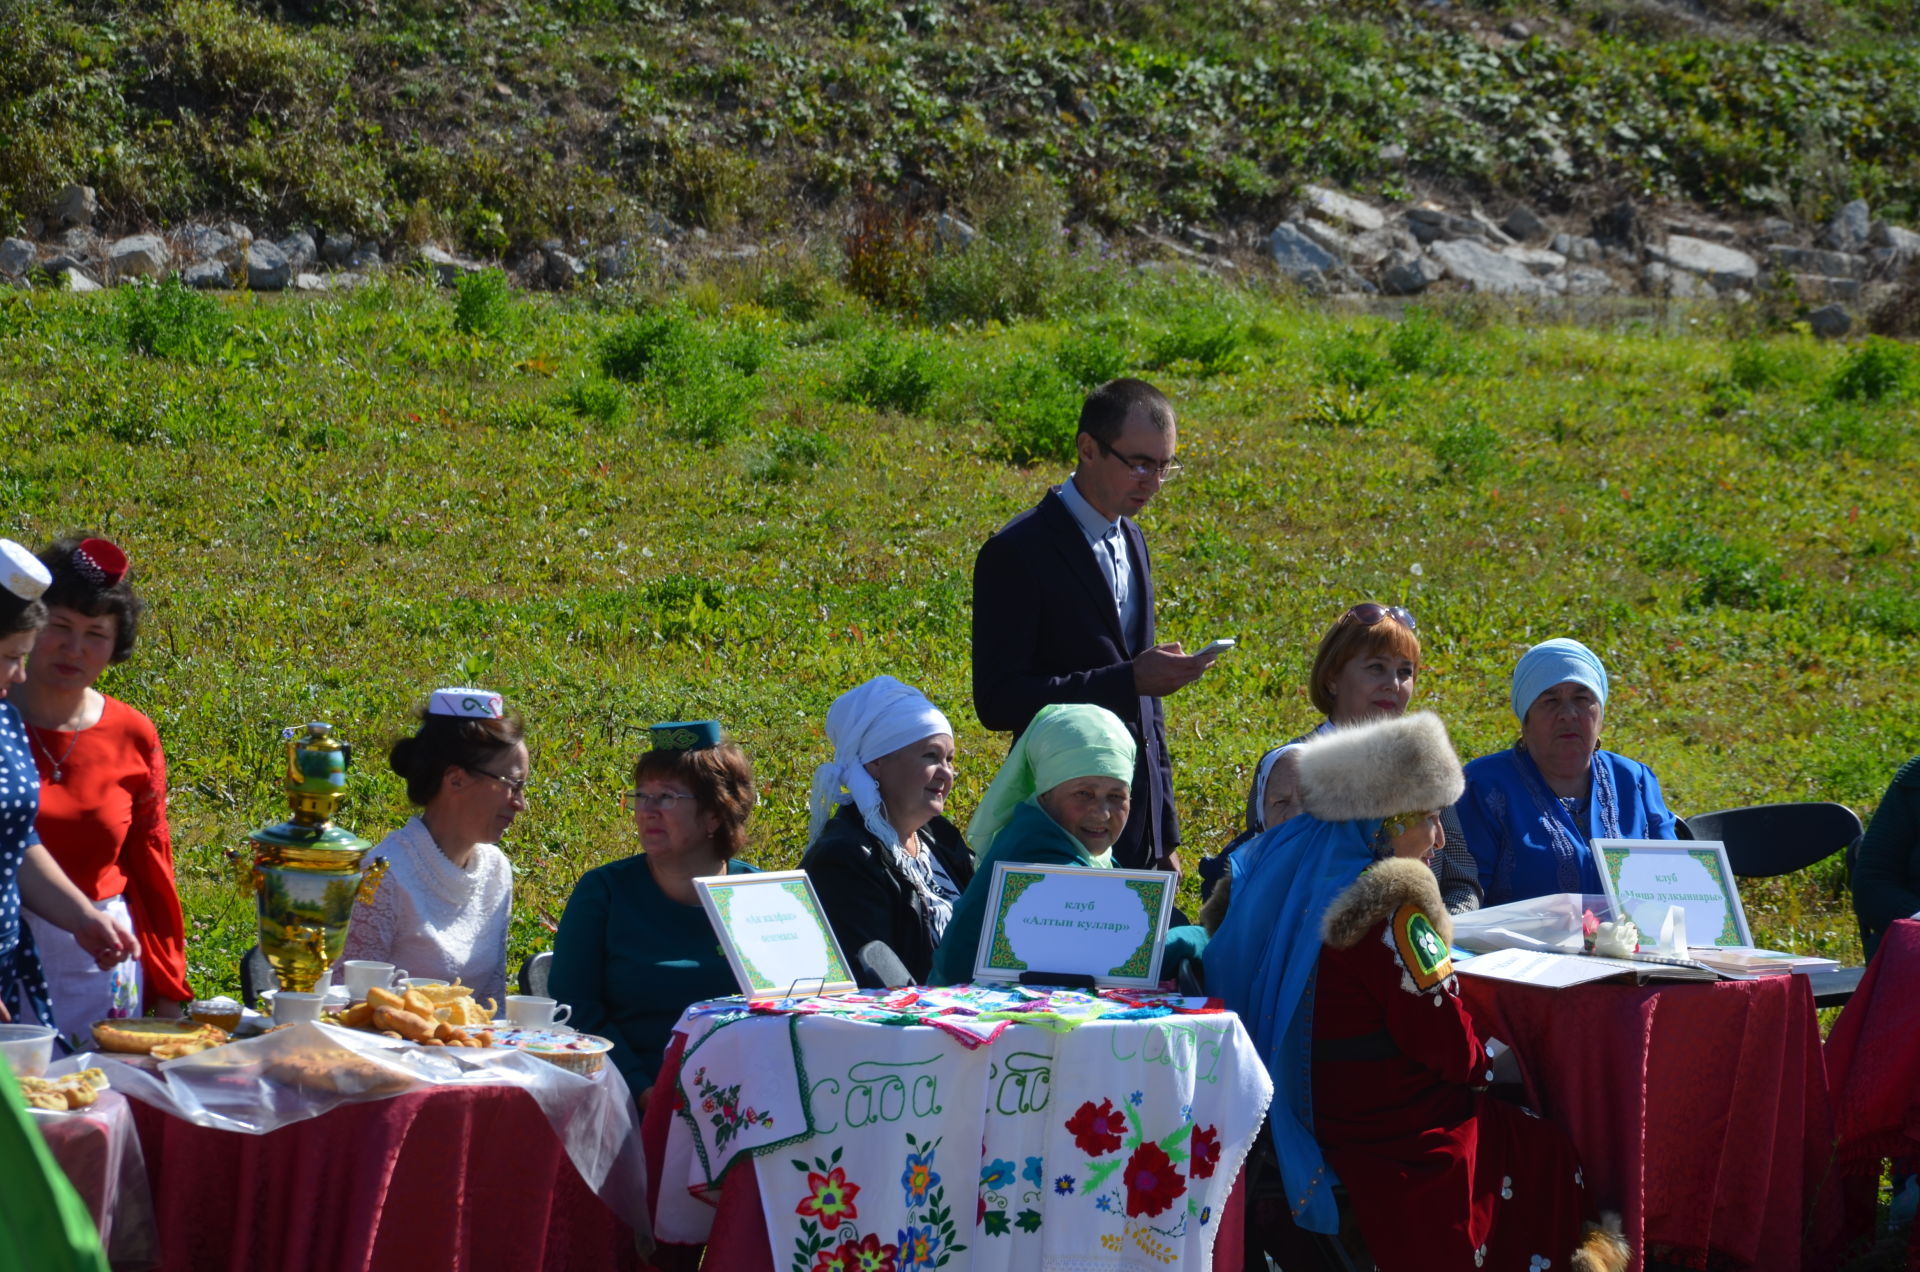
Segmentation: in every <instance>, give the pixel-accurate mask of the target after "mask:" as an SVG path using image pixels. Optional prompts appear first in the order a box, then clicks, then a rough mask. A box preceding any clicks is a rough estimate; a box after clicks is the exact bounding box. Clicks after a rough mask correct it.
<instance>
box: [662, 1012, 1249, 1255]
mask: <svg viewBox="0 0 1920 1272" xmlns="http://www.w3.org/2000/svg"><path fill="white" fill-rule="evenodd" d="M849 997H854V996H849ZM858 997H860V998H864V999H865V1000H866V1001H865V1002H864V1003H838V1004H837V1005H835V1006H832V1007H827V1006H825V1000H806V1001H804V1002H803V1001H801V1000H795V1001H793V1002H792V1003H791V1004H789V1005H788V1010H786V1011H784V1012H781V1013H768V1012H762V1011H757V1010H756V1011H751V1012H745V1011H742V1010H741V1008H742V1004H740V1003H738V1002H732V1003H727V1004H724V1005H723V1004H720V1003H712V1004H696V1006H695V1007H694V1008H691V1009H689V1011H688V1012H687V1014H686V1015H685V1016H684V1017H683V1018H682V1020H681V1023H680V1028H681V1030H682V1031H684V1032H686V1033H687V1035H688V1037H689V1039H690V1041H689V1044H688V1046H687V1049H686V1054H685V1056H684V1057H683V1059H682V1061H681V1068H680V1077H679V1079H678V1084H679V1090H681V1091H682V1092H684V1093H685V1095H686V1097H687V1099H688V1105H687V1107H686V1108H684V1109H682V1110H680V1116H678V1117H677V1118H676V1119H675V1124H674V1127H673V1128H672V1130H671V1131H670V1135H669V1142H668V1145H667V1151H666V1154H665V1156H664V1158H663V1163H662V1182H661V1188H660V1197H659V1204H658V1208H657V1213H656V1235H658V1236H659V1237H660V1238H661V1239H662V1240H666V1241H675V1242H687V1241H699V1240H703V1239H704V1238H705V1236H706V1234H707V1231H708V1230H709V1229H710V1227H711V1224H712V1218H713V1213H714V1212H713V1209H712V1205H713V1201H714V1193H713V1188H712V1184H713V1183H715V1182H717V1181H718V1180H719V1178H720V1176H721V1174H722V1173H723V1172H724V1170H725V1169H726V1168H727V1167H728V1165H730V1164H733V1163H738V1162H741V1161H742V1160H743V1159H744V1160H747V1161H750V1162H751V1168H752V1169H753V1170H754V1172H755V1174H756V1176H757V1177H758V1181H759V1186H760V1196H761V1198H762V1202H763V1206H764V1217H765V1220H766V1224H767V1235H768V1240H769V1244H770V1247H771V1249H772V1252H773V1255H774V1262H775V1267H776V1269H777V1270H778V1272H845V1270H850V1269H860V1270H862V1272H905V1270H907V1269H932V1268H949V1269H953V1270H958V1269H962V1268H964V1269H967V1272H1013V1270H1014V1269H1035V1270H1037V1272H1128V1270H1133V1269H1137V1270H1138V1272H1149V1270H1155V1269H1163V1268H1173V1267H1177V1268H1180V1269H1183V1270H1184V1269H1188V1268H1192V1269H1196V1270H1204V1269H1205V1268H1206V1267H1207V1266H1208V1265H1209V1259H1210V1255H1211V1251H1212V1246H1213V1240H1214V1236H1215V1233H1216V1230H1217V1228H1218V1226H1219V1225H1218V1216H1219V1213H1220V1208H1221V1206H1222V1205H1223V1204H1224V1203H1225V1201H1226V1198H1227V1193H1228V1190H1229V1188H1230V1187H1231V1185H1232V1182H1233V1179H1234V1177H1235V1175H1236V1174H1237V1172H1238V1170H1239V1168H1240V1165H1241V1163H1242V1162H1243V1161H1244V1160H1245V1157H1246V1154H1247V1151H1248V1149H1249V1148H1250V1147H1251V1144H1252V1140H1253V1135H1254V1132H1255V1131H1256V1129H1257V1128H1258V1126H1259V1123H1260V1118H1261V1115H1262V1113H1263V1111H1264V1110H1265V1108H1266V1105H1267V1103H1268V1101H1269V1100H1270V1099H1271V1098H1272V1086H1271V1082H1270V1080H1269V1078H1268V1076H1267V1072H1266V1068H1265V1066H1264V1065H1263V1064H1261V1062H1260V1059H1259V1057H1258V1055H1257V1054H1256V1053H1255V1052H1254V1050H1253V1047H1252V1044H1251V1042H1250V1041H1249V1040H1248V1038H1247V1035H1246V1031H1245V1030H1244V1029H1243V1028H1241V1026H1240V1024H1239V1022H1238V1020H1237V1019H1236V1018H1235V1017H1233V1016H1232V1014H1231V1013H1225V1012H1221V1011H1218V1010H1217V1009H1216V1010H1213V1011H1207V1010H1204V1009H1203V1010H1195V1008H1200V1007H1201V1006H1202V1003H1203V1001H1204V1000H1182V999H1179V998H1178V997H1174V996H1151V997H1144V998H1143V996H1125V997H1122V996H1117V995H1114V996H1110V995H1105V994H1103V995H1086V994H1048V993H1046V992H1044V991H1041V992H1038V993H1035V992H1033V991H1030V990H1026V989H1023V988H1020V987H1009V988H1000V987H979V988H969V987H961V988H960V989H959V990H957V991H920V990H906V991H894V992H891V993H873V994H868V995H860V996H858ZM1143 1008H1147V1009H1153V1008H1158V1009H1160V1010H1158V1011H1155V1012H1154V1013H1153V1014H1152V1015H1135V1014H1133V1013H1136V1012H1139V1011H1140V1010H1141V1009H1143ZM1183 1008H1184V1009H1185V1010H1182V1009H1183ZM969 1012H971V1013H973V1014H971V1015H969V1014H968V1013H969ZM914 1013H926V1014H929V1015H932V1014H938V1015H940V1016H941V1017H943V1018H944V1019H946V1020H948V1021H949V1022H950V1023H961V1022H966V1023H970V1024H974V1025H976V1026H978V1025H980V1024H982V1023H985V1022H982V1021H981V1020H980V1017H981V1016H983V1015H985V1014H987V1013H993V1014H996V1015H997V1014H1001V1013H1004V1014H1005V1015H1007V1016H1009V1017H1011V1019H1007V1020H1003V1021H994V1022H991V1023H992V1024H993V1025H994V1026H995V1030H994V1033H993V1036H992V1037H991V1039H984V1038H980V1037H978V1036H977V1035H976V1036H975V1037H974V1038H972V1039H971V1040H968V1039H963V1038H961V1037H960V1036H958V1034H957V1033H955V1032H953V1031H950V1030H946V1029H941V1028H939V1027H938V1025H939V1021H936V1020H932V1019H923V1020H921V1021H920V1022H919V1023H920V1024H921V1025H922V1026H923V1027H919V1028H915V1027H911V1026H904V1027H903V1025H902V1024H901V1023H900V1018H901V1017H903V1016H909V1015H912V1014H914ZM1122 1013H1126V1014H1125V1015H1124V1016H1123V1015H1122ZM783 1017H784V1018H783ZM775 1031H778V1033H776V1032H775ZM783 1043H787V1044H789V1046H788V1047H787V1048H783V1047H782V1045H781V1044H783ZM783 1049H784V1050H788V1051H790V1054H791V1057H792V1058H791V1061H790V1062H787V1061H785V1060H784V1057H783V1055H782V1051H783ZM709 1099H711V1100H712V1101H713V1104H714V1107H713V1108H712V1109H707V1108H705V1107H704V1105H705V1101H707V1100H709ZM750 1114H751V1116H749V1115H750ZM769 1117H770V1118H771V1123H770V1124H769V1123H768V1121H767V1119H768V1118H769ZM716 1119H717V1120H716ZM723 1126H724V1127H725V1128H726V1129H724V1130H723V1129H722V1128H723ZM689 1139H693V1140H697V1141H698V1143H699V1151H697V1152H696V1151H691V1150H690V1149H688V1148H681V1147H676V1145H679V1144H684V1143H685V1142H686V1141H687V1140H689ZM723 1141H724V1142H723ZM774 1145H778V1146H779V1147H782V1148H785V1149H786V1150H787V1151H784V1152H774V1151H772V1147H773V1146H774ZM689 1202H691V1204H689Z"/></svg>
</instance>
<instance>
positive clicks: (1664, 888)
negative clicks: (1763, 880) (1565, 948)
mask: <svg viewBox="0 0 1920 1272" xmlns="http://www.w3.org/2000/svg"><path fill="white" fill-rule="evenodd" d="M1593 848H1594V852H1595V853H1596V854H1597V855H1598V856H1599V859H1600V875H1601V879H1602V881H1603V882H1604V883H1605V885H1606V889H1607V896H1608V898H1609V899H1610V900H1612V902H1613V913H1614V917H1615V918H1628V919H1632V920H1633V923H1634V926H1635V927H1637V928H1639V929H1640V932H1641V934H1642V939H1643V940H1646V941H1652V940H1654V939H1656V938H1657V937H1658V936H1659V934H1660V930H1661V925H1662V924H1663V923H1665V921H1666V918H1667V911H1668V910H1669V909H1670V908H1672V907H1673V906H1676V905H1677V906H1679V907H1680V908H1681V909H1682V910H1683V911H1685V913H1686V916H1687V944H1689V945H1694V946H1703V947H1704V946H1709V945H1718V946H1749V945H1752V944H1753V938H1752V936H1751V935H1750V934H1749V933H1748V931H1747V913H1746V910H1745V909H1744V908H1743V907H1742V906H1741V904H1740V889H1739V887H1738V886H1736V885H1735V883H1734V879H1733V869H1732V867H1730V866H1729V865H1728V863H1727V849H1726V845H1725V844H1722V843H1720V842H1719V841H1717V840H1709V839H1679V840H1674V839H1596V840H1594V841H1593Z"/></svg>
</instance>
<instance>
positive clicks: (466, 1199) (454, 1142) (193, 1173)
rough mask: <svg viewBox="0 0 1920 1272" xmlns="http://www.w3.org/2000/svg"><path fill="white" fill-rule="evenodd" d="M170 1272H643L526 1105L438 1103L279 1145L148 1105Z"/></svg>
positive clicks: (137, 1110) (375, 1113) (361, 1117)
mask: <svg viewBox="0 0 1920 1272" xmlns="http://www.w3.org/2000/svg"><path fill="white" fill-rule="evenodd" d="M134 1120H135V1123H136V1125H137V1126H138V1128H139V1132H140V1141H141V1145H142V1147H143V1148H144V1150H145V1152H146V1158H147V1169H148V1176H149V1179H150V1180H151V1182H152V1187H153V1200H154V1209H155V1212H156V1223H157V1227H158V1231H159V1238H160V1258H161V1262H160V1266H161V1268H162V1269H163V1272H176V1270H177V1272H217V1270H218V1269H223V1268H231V1269H235V1272H240V1270H242V1269H258V1268H272V1269H275V1272H348V1270H352V1269H367V1270H369V1272H491V1270H493V1269H499V1270H501V1272H507V1270H509V1269H511V1270H512V1272H523V1270H527V1269H548V1270H552V1272H563V1270H564V1269H570V1268H579V1269H591V1270H593V1272H600V1270H601V1269H609V1268H623V1269H630V1268H636V1267H639V1266H642V1265H641V1264H640V1261H639V1259H638V1257H637V1256H636V1255H635V1254H634V1252H633V1231H632V1229H631V1228H629V1227H628V1226H627V1225H626V1224H624V1223H622V1222H621V1221H620V1220H619V1219H618V1218H616V1217H615V1215H614V1214H613V1212H612V1211H610V1210H608V1209H607V1207H606V1205H605V1204H604V1203H603V1202H601V1200H600V1199H599V1198H598V1197H596V1196H594V1194H593V1192H592V1191H591V1190H590V1189H589V1188H588V1187H587V1184H586V1181H585V1180H583V1179H581V1177H580V1173H579V1171H577V1170H575V1169H574V1167H573V1163H572V1162H571V1161H569V1160H568V1159H567V1155H566V1153H565V1151H564V1150H563V1149H562V1147H561V1144H560V1141H559V1139H558V1138H557V1137H556V1136H555V1135H554V1133H553V1129H552V1127H551V1125H550V1124H549V1123H548V1122H547V1119H546V1117H545V1115H543V1114H542V1113H541V1111H540V1107H539V1105H537V1104H536V1103H535V1102H534V1100H533V1098H532V1097H531V1096H529V1095H528V1094H527V1093H526V1092H524V1091H520V1090H517V1089H515V1088H512V1087H506V1086H480V1085H474V1086H460V1087H434V1088H428V1089H423V1090H418V1091H412V1092H408V1093H406V1094H404V1095H398V1096H395V1097H394V1098H392V1099H388V1100H377V1101H374V1102H371V1103H366V1104H351V1105H344V1106H342V1107H340V1108H337V1109H334V1110H332V1111H331V1112H329V1113H327V1114H325V1115H324V1116H321V1117H316V1118H311V1119H309V1120H307V1121H304V1122H297V1123H294V1124H293V1125H291V1126H286V1127H282V1128H281V1129H280V1130H277V1131H273V1132H271V1133H269V1134H266V1135H247V1134H241V1133H237V1132H233V1131H220V1130H213V1129H210V1128H208V1127H202V1126H195V1125H193V1124H192V1123H190V1122H185V1121H182V1120H180V1119H178V1118H175V1117H171V1116H169V1115H168V1114H166V1113H163V1112H160V1111H159V1110H157V1109H154V1108H150V1107H148V1106H146V1105H143V1104H138V1103H136V1104H135V1105H134Z"/></svg>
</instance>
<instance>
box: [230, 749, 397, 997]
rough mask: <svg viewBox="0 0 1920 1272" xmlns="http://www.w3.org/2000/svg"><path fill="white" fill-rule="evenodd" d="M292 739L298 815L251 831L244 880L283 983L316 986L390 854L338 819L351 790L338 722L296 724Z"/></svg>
mask: <svg viewBox="0 0 1920 1272" xmlns="http://www.w3.org/2000/svg"><path fill="white" fill-rule="evenodd" d="M280 736H281V738H282V740H284V741H285V742H286V744H287V774H286V786H287V802H288V804H290V805H291V806H292V808H293V817H292V818H291V819H290V820H288V821H283V822H279V823H277V824H275V825H272V826H264V827H262V828H261V829H259V830H256V831H254V832H253V834H251V835H249V836H248V837H247V838H248V840H249V841H250V842H251V844H252V846H253V863H252V865H251V866H250V867H248V868H247V869H246V872H245V883H244V885H243V886H244V887H246V888H248V889H249V890H251V891H252V893H253V896H254V900H255V903H256V905H257V907H258V910H259V915H260V950H261V952H262V953H263V954H265V955H266V956H267V962H269V963H271V964H272V965H273V975H274V979H275V980H277V981H279V983H280V988H281V989H283V990H289V991H292V992H296V993H312V992H313V991H314V989H315V987H317V986H319V985H320V983H321V981H322V980H323V979H324V978H325V976H326V974H327V971H328V969H329V968H331V967H332V966H333V965H334V963H336V962H338V961H339V958H340V952H341V950H342V949H343V948H344V947H345V945H346V943H347V922H348V920H349V919H351V918H352V917H353V903H354V902H355V901H356V900H370V899H372V897H373V893H374V890H375V889H376V888H378V887H379V886H380V876H381V875H383V874H385V873H386V869H387V859H386V858H385V857H376V858H374V859H373V860H372V861H371V862H369V861H368V860H367V858H368V851H369V849H371V848H372V847H373V845H372V844H370V843H368V842H367V841H366V840H364V839H362V838H360V836H358V835H356V834H354V833H353V832H352V831H349V830H347V829H345V828H344V827H340V826H336V825H334V824H333V814H334V811H335V810H336V809H338V808H339V807H340V801H341V800H342V799H343V798H345V796H346V788H347V766H348V764H349V762H350V761H351V760H352V758H353V752H352V749H351V748H350V747H347V746H345V745H343V744H342V743H341V742H340V740H339V739H338V738H336V737H334V736H333V726H332V725H330V724H320V723H314V724H309V725H306V726H305V727H304V728H303V727H300V726H297V725H296V726H294V727H292V728H288V729H284V730H282V731H281V734H280Z"/></svg>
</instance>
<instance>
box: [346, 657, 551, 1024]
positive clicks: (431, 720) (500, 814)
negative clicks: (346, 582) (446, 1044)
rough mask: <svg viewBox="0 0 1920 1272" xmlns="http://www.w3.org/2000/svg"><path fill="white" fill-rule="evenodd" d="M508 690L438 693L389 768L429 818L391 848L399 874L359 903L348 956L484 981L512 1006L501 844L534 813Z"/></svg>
mask: <svg viewBox="0 0 1920 1272" xmlns="http://www.w3.org/2000/svg"><path fill="white" fill-rule="evenodd" d="M521 734H522V729H521V724H520V721H519V719H518V718H516V717H514V716H510V715H508V714H507V713H506V710H505V708H504V707H503V706H502V705H501V702H500V697H499V695H498V694H492V693H488V692H486V691H485V690H483V689H440V690H436V691H435V692H434V694H433V697H432V698H431V699H430V700H429V701H428V703H427V709H426V711H425V712H424V713H423V714H422V716H421V720H420V728H419V730H418V731H417V732H415V733H414V735H413V736H412V737H406V738H401V739H400V740H399V741H398V742H395V743H394V744H393V749H392V750H391V751H390V752H389V753H388V755H387V762H388V764H389V765H391V766H392V768H393V771H394V772H395V773H398V774H399V775H400V776H401V777H403V778H405V779H406V782H407V799H408V800H409V801H410V802H411V803H413V804H415V805H417V806H419V808H420V813H419V815H418V816H416V817H414V818H413V819H412V820H410V821H408V822H407V824H406V825H404V826H402V827H401V828H400V829H398V830H396V831H394V832H393V833H392V834H390V835H388V836H387V837H386V838H385V839H383V840H381V841H380V846H379V847H378V848H376V849H374V855H376V856H382V857H385V858H386V859H387V874H386V877H385V878H384V879H382V880H381V881H380V887H379V890H378V891H376V892H375V893H374V895H373V900H372V901H363V902H359V903H358V904H356V905H355V906H354V907H353V922H352V924H351V925H350V926H349V927H348V928H347V945H346V952H345V953H344V954H343V955H342V956H341V961H342V962H344V961H346V960H347V959H374V960H377V961H379V962H383V963H392V964H394V965H396V966H398V967H402V968H405V969H406V972H407V974H408V975H409V976H431V977H437V978H439V979H442V980H448V981H451V980H453V979H454V978H455V977H458V978H459V980H460V983H461V984H463V985H471V986H473V992H474V996H475V998H477V999H480V1000H483V1001H484V1000H485V999H489V998H491V999H493V1000H494V1001H495V1002H496V1003H504V1002H505V999H506V992H507V923H508V920H509V918H510V917H511V915H512V911H513V872H512V868H511V867H510V866H508V864H507V858H506V854H505V853H502V852H501V851H500V849H499V848H497V847H496V846H495V845H494V840H496V839H498V838H499V837H500V836H501V835H502V834H503V833H504V832H505V831H506V829H507V827H509V826H511V825H512V824H513V819H514V818H515V817H516V816H518V815H519V813H520V811H521V810H522V809H524V808H525V807H526V806H527V798H526V786H527V766H528V760H527V747H526V743H525V742H523V741H522V740H521Z"/></svg>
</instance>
